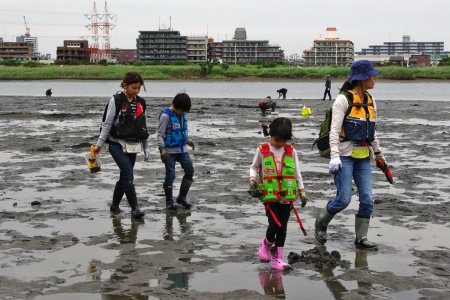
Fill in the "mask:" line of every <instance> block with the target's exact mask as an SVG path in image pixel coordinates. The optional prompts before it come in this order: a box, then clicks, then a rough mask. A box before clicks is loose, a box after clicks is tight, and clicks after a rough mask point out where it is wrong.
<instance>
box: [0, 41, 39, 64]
mask: <svg viewBox="0 0 450 300" xmlns="http://www.w3.org/2000/svg"><path fill="white" fill-rule="evenodd" d="M33 55H34V50H33V44H32V43H26V42H0V59H16V60H19V61H28V60H31V59H32V57H33Z"/></svg>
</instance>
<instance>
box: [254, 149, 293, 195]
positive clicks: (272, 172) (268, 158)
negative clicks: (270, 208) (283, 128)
mask: <svg viewBox="0 0 450 300" xmlns="http://www.w3.org/2000/svg"><path fill="white" fill-rule="evenodd" d="M259 150H260V151H261V153H262V154H263V156H264V160H263V178H260V182H259V184H258V185H259V189H260V190H261V193H262V196H261V197H260V198H259V200H261V201H263V202H279V201H284V202H293V201H295V200H296V199H297V180H296V179H295V161H294V158H293V157H292V152H293V150H294V148H293V147H292V146H291V145H289V144H286V145H285V146H284V154H283V158H282V161H281V163H282V167H281V174H278V170H277V166H276V163H275V159H274V156H273V153H272V152H270V146H269V144H268V143H264V144H261V145H259Z"/></svg>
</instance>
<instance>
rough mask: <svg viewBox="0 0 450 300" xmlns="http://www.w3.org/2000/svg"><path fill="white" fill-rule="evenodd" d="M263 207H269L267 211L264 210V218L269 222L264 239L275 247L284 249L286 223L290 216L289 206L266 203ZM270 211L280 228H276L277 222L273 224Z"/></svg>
mask: <svg viewBox="0 0 450 300" xmlns="http://www.w3.org/2000/svg"><path fill="white" fill-rule="evenodd" d="M265 205H268V206H269V209H266V216H267V219H268V221H269V227H268V228H267V231H266V239H267V240H268V241H269V242H271V243H273V242H275V247H284V242H285V241H286V233H287V223H288V221H289V217H290V215H291V205H290V204H280V203H278V202H268V203H266V204H265ZM266 208H267V207H266ZM270 210H272V212H273V214H274V215H275V217H276V218H277V220H278V222H280V223H281V227H280V226H278V224H277V222H275V219H274V217H273V216H272V213H271V212H270Z"/></svg>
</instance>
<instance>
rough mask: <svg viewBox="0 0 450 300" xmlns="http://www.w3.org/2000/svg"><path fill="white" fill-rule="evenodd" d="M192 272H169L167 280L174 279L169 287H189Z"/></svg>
mask: <svg viewBox="0 0 450 300" xmlns="http://www.w3.org/2000/svg"><path fill="white" fill-rule="evenodd" d="M190 274H192V273H185V272H183V273H176V274H168V275H167V280H170V281H173V284H172V285H171V286H170V288H169V289H187V288H188V287H189V275H190Z"/></svg>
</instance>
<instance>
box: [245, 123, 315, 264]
mask: <svg viewBox="0 0 450 300" xmlns="http://www.w3.org/2000/svg"><path fill="white" fill-rule="evenodd" d="M263 132H264V136H268V135H270V142H269V143H264V144H261V145H259V147H258V149H257V150H256V153H255V156H254V157H253V163H252V165H251V166H250V190H249V193H250V194H251V195H252V197H258V198H259V200H261V201H262V202H263V203H264V206H265V210H266V215H267V219H268V222H269V226H268V228H267V231H266V234H265V236H264V237H263V239H262V240H261V244H260V248H259V251H258V256H259V259H260V260H261V261H263V262H269V261H272V268H274V269H277V270H285V269H289V268H290V267H291V266H290V265H289V264H287V263H284V262H283V261H282V256H283V248H284V242H285V240H286V233H287V223H288V221H289V217H290V213H291V208H293V202H294V201H295V200H296V199H297V197H298V196H300V200H301V202H302V207H304V206H305V205H306V202H307V201H308V199H307V198H306V194H305V189H304V187H303V181H302V175H301V174H300V168H299V162H298V156H297V152H296V151H295V149H294V147H292V146H291V145H290V144H288V143H287V142H288V141H289V140H290V139H291V138H292V123H291V121H290V120H289V119H287V118H276V119H274V120H273V121H272V123H271V124H270V125H269V132H267V126H265V125H263ZM257 178H258V179H259V182H258V181H257Z"/></svg>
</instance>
